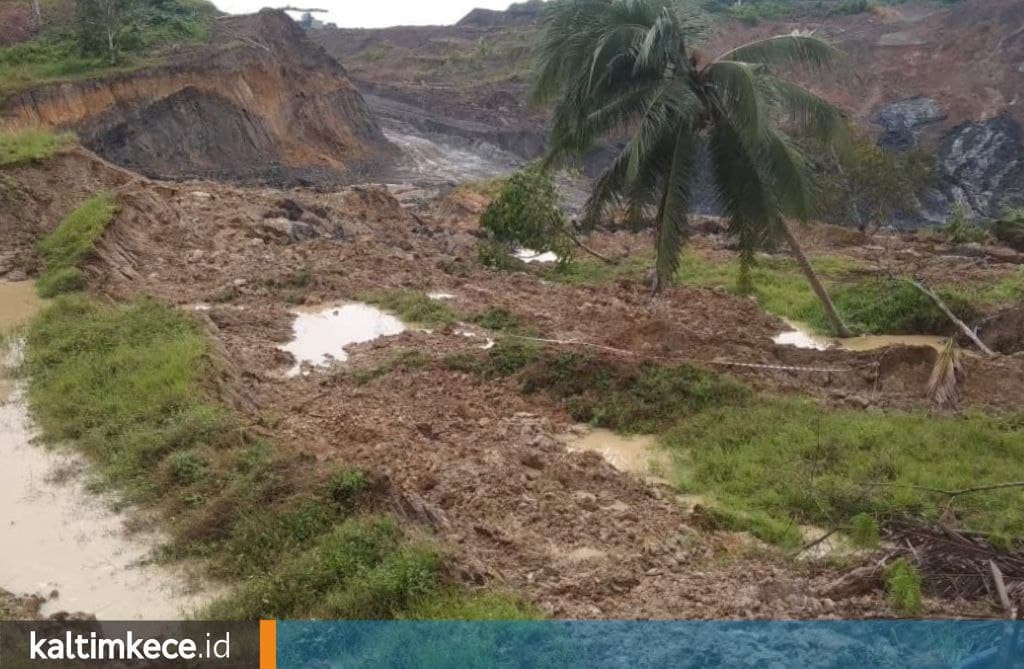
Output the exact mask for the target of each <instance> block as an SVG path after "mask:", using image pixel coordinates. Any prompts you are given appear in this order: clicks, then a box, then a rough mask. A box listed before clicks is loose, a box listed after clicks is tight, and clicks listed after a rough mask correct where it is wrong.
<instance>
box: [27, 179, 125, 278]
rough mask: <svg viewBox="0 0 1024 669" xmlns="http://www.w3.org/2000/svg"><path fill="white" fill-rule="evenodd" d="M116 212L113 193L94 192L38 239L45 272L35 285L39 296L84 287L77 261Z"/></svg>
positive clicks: (99, 235)
mask: <svg viewBox="0 0 1024 669" xmlns="http://www.w3.org/2000/svg"><path fill="white" fill-rule="evenodd" d="M116 213H117V203H116V201H115V200H114V197H113V195H110V194H109V193H104V194H101V195H97V196H95V197H92V198H90V199H88V200H86V201H85V203H84V204H82V205H81V206H80V207H79V208H78V209H76V210H74V211H73V212H71V213H70V214H68V216H67V217H66V218H65V219H64V220H63V221H61V223H60V225H59V226H57V229H56V230H54V231H53V232H52V233H50V234H49V235H48V236H47V237H45V238H44V239H43V240H42V241H41V242H39V253H40V254H41V255H42V256H43V259H44V260H45V261H46V271H45V273H44V274H43V275H42V276H41V277H40V278H39V281H38V283H37V284H36V286H37V289H38V291H39V294H40V295H41V296H42V297H54V296H55V295H59V294H61V293H69V292H73V291H76V290H82V289H84V288H85V283H86V281H85V275H84V274H83V273H82V271H81V270H80V269H78V264H79V263H80V262H82V261H83V260H84V259H85V258H87V257H88V255H89V254H90V253H91V252H92V249H93V246H94V245H95V243H96V241H97V240H99V238H100V237H101V236H102V235H103V232H104V231H105V230H106V229H107V226H108V225H110V222H111V221H112V220H114V215H115V214H116Z"/></svg>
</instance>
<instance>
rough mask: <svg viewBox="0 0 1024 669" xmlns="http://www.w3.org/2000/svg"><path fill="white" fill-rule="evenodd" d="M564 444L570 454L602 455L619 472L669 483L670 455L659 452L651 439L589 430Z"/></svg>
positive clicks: (600, 429) (568, 439) (654, 440)
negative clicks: (587, 452)
mask: <svg viewBox="0 0 1024 669" xmlns="http://www.w3.org/2000/svg"><path fill="white" fill-rule="evenodd" d="M564 443H565V445H566V447H567V448H568V449H569V450H570V451H577V452H582V451H592V452H594V453H598V454H600V455H601V456H602V457H603V458H604V459H605V460H607V461H608V463H609V464H611V466H612V467H615V468H616V469H618V470H619V471H620V472H627V473H630V474H637V475H639V476H642V477H644V478H645V479H646V480H648V481H651V482H654V483H667V481H666V480H665V479H664V478H662V476H663V474H664V473H665V472H666V471H668V468H669V465H670V463H669V459H668V454H667V453H665V452H664V451H661V450H659V449H658V447H657V441H656V439H655V437H653V436H652V435H643V434H641V435H621V434H616V433H615V432H612V431H611V430H606V429H603V428H586V431H585V432H583V433H582V434H573V435H570V436H568V437H566V438H565V440H564Z"/></svg>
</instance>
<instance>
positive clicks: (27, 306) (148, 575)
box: [0, 281, 208, 620]
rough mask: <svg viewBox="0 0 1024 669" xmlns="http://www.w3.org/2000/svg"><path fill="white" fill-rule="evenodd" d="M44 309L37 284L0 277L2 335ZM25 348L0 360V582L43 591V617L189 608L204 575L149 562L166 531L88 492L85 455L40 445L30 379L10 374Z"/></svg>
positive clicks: (165, 613) (20, 590)
mask: <svg viewBox="0 0 1024 669" xmlns="http://www.w3.org/2000/svg"><path fill="white" fill-rule="evenodd" d="M41 306H42V302H41V301H40V300H39V299H38V298H37V297H36V292H35V286H34V285H33V283H32V282H30V281H26V282H19V283H4V282H0V332H4V333H10V332H11V331H12V330H14V329H17V328H21V327H24V326H25V325H26V324H27V323H28V321H29V319H30V318H31V317H32V315H33V314H34V313H35V312H37V311H38V310H39V308H40V307H41ZM21 352H22V343H21V342H20V341H15V342H14V343H13V344H12V345H11V346H10V348H9V350H8V351H6V352H5V354H4V356H3V359H0V463H2V464H3V466H2V467H0V547H2V549H0V588H2V589H4V590H8V591H10V592H12V593H14V594H16V595H38V596H40V597H42V598H44V599H45V600H46V601H45V603H44V604H43V605H42V610H41V613H42V615H44V616H46V615H51V614H53V613H56V612H59V611H69V612H72V613H75V612H84V613H90V614H94V615H96V617H98V618H101V619H104V618H105V619H107V620H134V619H151V620H167V619H177V618H181V617H183V616H185V615H188V614H191V613H192V612H193V611H195V610H196V609H197V608H198V607H199V606H201V605H202V604H204V603H205V602H206V601H207V599H208V595H207V596H204V595H201V594H199V588H198V583H199V582H198V581H196V580H194V579H192V578H190V577H189V576H188V574H186V573H185V570H184V569H182V568H171V567H165V566H159V565H154V564H147V563H146V562H147V560H148V559H149V557H150V556H151V554H152V552H153V550H154V549H155V548H156V547H157V546H159V545H160V543H161V537H160V536H159V535H156V534H155V533H141V532H135V533H131V532H129V531H128V530H127V528H126V526H125V522H126V520H127V518H128V516H127V515H126V514H124V513H120V512H118V511H116V510H115V509H114V502H115V500H114V499H112V498H110V497H107V496H103V495H97V494H95V493H94V492H92V491H90V490H89V489H88V485H87V483H88V482H87V475H86V472H87V471H88V467H89V466H88V463H87V462H86V461H85V460H84V459H83V458H82V457H80V456H78V455H75V454H72V453H70V452H67V451H57V450H48V449H46V448H43V447H42V446H39V445H38V444H35V443H33V438H34V437H35V430H34V428H33V425H32V421H31V418H30V416H29V411H28V404H27V402H26V399H25V391H24V387H23V384H22V383H20V382H15V381H12V380H11V378H10V369H11V368H13V367H15V366H16V365H17V364H18V362H19V360H20V357H21ZM5 389H6V390H5ZM207 592H208V591H207Z"/></svg>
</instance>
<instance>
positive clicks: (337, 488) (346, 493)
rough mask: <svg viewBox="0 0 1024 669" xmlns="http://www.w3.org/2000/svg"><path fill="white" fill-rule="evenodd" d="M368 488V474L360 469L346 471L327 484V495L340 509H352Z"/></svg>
mask: <svg viewBox="0 0 1024 669" xmlns="http://www.w3.org/2000/svg"><path fill="white" fill-rule="evenodd" d="M366 486H367V481H366V474H364V473H363V472H361V471H359V470H358V469H344V470H342V471H340V472H338V473H336V474H335V475H334V476H332V477H331V479H330V480H329V481H328V482H327V494H328V496H329V497H330V498H331V500H332V501H333V502H334V503H335V504H337V505H338V506H339V507H341V508H343V509H352V508H353V507H354V506H355V503H356V500H357V499H359V496H360V495H361V494H363V491H364V490H366Z"/></svg>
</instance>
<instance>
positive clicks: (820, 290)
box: [781, 221, 853, 337]
mask: <svg viewBox="0 0 1024 669" xmlns="http://www.w3.org/2000/svg"><path fill="white" fill-rule="evenodd" d="M781 224H782V234H783V235H784V236H785V238H786V242H787V243H788V244H789V248H790V250H791V251H792V252H793V257H794V258H796V263H797V264H798V265H799V266H800V269H801V270H803V273H804V275H805V276H806V277H807V282H808V283H810V284H811V288H813V289H814V293H815V294H816V295H817V296H818V299H819V300H821V306H822V307H824V309H825V315H826V316H828V319H829V320H830V321H831V322H832V327H833V328H835V331H836V334H837V335H839V336H840V337H852V336H853V333H852V332H850V329H849V328H847V327H846V323H844V322H843V319H842V317H841V316H840V315H839V310H838V309H836V305H835V304H833V303H832V297H831V296H830V295H829V294H828V290H826V289H825V285H824V284H823V283H822V282H821V279H820V278H819V277H818V273H817V272H815V271H814V267H813V266H812V265H811V261H810V260H808V259H807V256H806V255H805V254H804V250H803V249H802V248H801V247H800V242H799V241H797V238H796V237H795V236H794V235H793V231H792V230H790V229H789V223H787V222H786V221H782V222H781Z"/></svg>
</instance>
